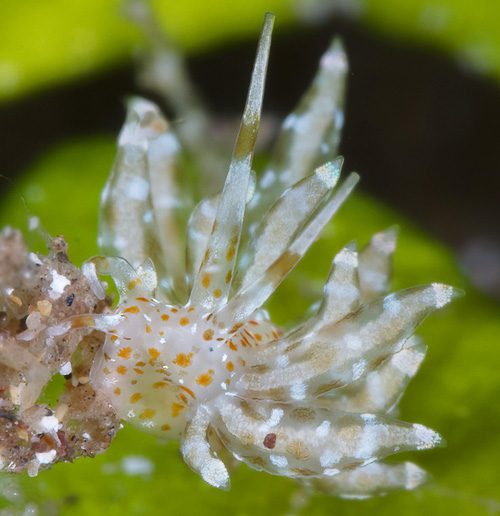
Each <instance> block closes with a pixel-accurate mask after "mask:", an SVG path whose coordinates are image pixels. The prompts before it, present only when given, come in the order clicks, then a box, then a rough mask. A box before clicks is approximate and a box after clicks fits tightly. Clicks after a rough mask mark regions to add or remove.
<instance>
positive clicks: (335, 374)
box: [71, 15, 457, 498]
mask: <svg viewBox="0 0 500 516" xmlns="http://www.w3.org/2000/svg"><path fill="white" fill-rule="evenodd" d="M272 24H273V17H272V16H270V15H268V16H267V17H266V21H265V23H264V27H263V31H262V35H261V40H260V43H259V49H258V53H257V59H256V62H255V67H254V72H253V76H252V81H251V86H250V91H249V95H248V99H247V104H246V107H245V113H244V116H243V121H242V125H241V129H240V132H239V134H238V138H237V141H236V145H235V149H234V153H233V157H232V160H231V165H230V168H229V173H228V176H227V179H226V182H225V185H224V189H223V191H222V193H221V194H220V195H215V196H213V197H209V198H207V199H204V200H202V201H201V202H200V203H199V204H198V206H197V207H196V208H195V209H194V210H193V212H192V214H191V216H190V218H189V220H188V222H187V231H186V228H185V227H183V226H181V225H180V224H179V220H180V218H179V213H178V212H177V211H176V209H177V207H178V206H179V204H182V202H181V201H180V200H179V199H181V197H180V194H179V192H178V189H177V183H176V180H177V176H178V172H177V166H178V160H179V159H180V158H179V149H180V144H179V142H178V140H177V137H176V135H175V133H174V131H173V130H172V128H170V127H169V124H168V123H167V122H166V120H165V119H164V118H163V116H162V115H161V113H160V111H159V109H158V108H157V107H156V106H155V105H154V104H152V103H151V102H148V101H146V100H142V99H135V100H133V101H132V102H131V103H130V106H129V112H128V116H127V121H126V123H125V126H124V129H123V131H122V133H121V136H120V139H119V151H118V155H117V158H116V161H115V164H114V167H113V171H112V174H111V176H110V178H109V180H108V183H107V185H106V187H105V189H104V191H103V195H102V203H101V220H100V231H99V245H100V247H101V250H102V252H103V254H107V255H108V256H120V258H102V257H97V258H93V259H91V260H89V261H88V262H86V264H84V267H83V269H84V272H85V273H86V275H87V277H88V278H89V279H90V281H91V282H92V285H93V286H94V288H95V290H96V292H100V294H101V295H102V297H104V290H103V289H102V286H101V285H100V283H99V281H98V280H97V277H96V273H97V274H107V275H111V276H112V277H113V279H114V281H115V284H116V286H117V288H118V291H119V294H120V302H119V304H118V307H117V308H116V310H115V312H114V313H113V314H108V315H92V316H81V317H78V318H75V319H74V320H72V322H71V326H73V327H74V328H77V327H82V326H87V327H94V328H97V329H99V330H101V331H104V332H106V333H107V338H106V342H105V345H104V347H103V349H102V351H101V352H100V355H99V356H98V358H97V360H96V362H95V364H94V365H93V368H92V371H91V380H92V382H93V384H94V385H95V386H96V387H97V388H99V389H101V390H102V391H104V392H105V393H106V394H107V395H108V399H109V402H110V403H111V404H112V405H113V406H114V407H115V408H116V409H117V411H118V413H119V414H120V415H121V416H122V418H123V419H124V420H126V421H129V422H130V423H132V424H134V425H135V426H137V427H138V428H141V429H143V430H145V431H146V432H148V433H151V434H153V435H155V436H161V437H164V438H168V439H175V440H179V439H180V441H181V452H182V454H183V457H184V460H185V461H186V463H187V464H188V465H189V466H190V467H191V468H192V469H193V470H194V471H196V472H197V473H199V474H200V475H201V477H202V478H203V479H204V480H205V481H207V482H208V483H210V484H211V485H214V486H216V487H219V488H223V489H227V488H228V487H229V474H228V472H227V470H226V468H225V465H224V464H223V463H222V461H221V460H220V459H218V458H217V456H216V454H215V452H214V450H212V448H211V445H210V444H209V441H208V434H209V433H210V432H211V431H213V432H215V433H216V434H217V435H218V437H219V438H220V440H221V441H222V442H223V444H224V445H225V446H226V447H227V449H228V450H229V451H230V452H231V453H232V454H233V455H234V457H235V458H236V459H238V460H241V461H243V462H245V463H246V464H248V465H249V466H250V467H252V468H255V469H259V470H265V471H267V472H269V473H271V474H276V475H285V476H288V477H291V478H296V479H299V480H301V481H302V482H304V483H307V484H310V485H313V486H315V487H318V488H319V489H321V490H322V491H324V492H328V493H330V494H337V495H340V496H347V497H349V496H350V497H358V498H362V497H366V496H370V495H372V494H380V493H386V492H388V491H391V490H394V489H412V488H414V487H416V486H418V485H419V484H421V483H422V482H423V481H424V479H425V474H424V473H423V472H422V470H421V469H420V468H418V467H417V466H414V465H413V464H411V463H399V464H395V465H390V464H387V463H384V462H376V461H378V460H379V459H383V458H385V457H386V456H388V455H390V454H392V453H396V452H398V451H404V450H410V449H424V448H431V447H433V446H436V445H438V444H439V443H440V442H441V437H440V436H439V435H438V434H437V433H436V432H434V431H432V430H430V429H428V428H426V427H424V426H422V425H417V424H414V425H412V424H409V423H404V422H401V421H397V420H394V419H392V418H391V417H389V416H388V415H387V414H388V413H389V411H391V410H392V409H393V408H394V406H395V405H396V403H397V402H398V400H399V398H400V396H401V395H402V393H403V391H404V388H405V387H406V385H407V383H408V382H409V380H410V379H411V378H412V377H413V376H414V375H415V373H416V371H417V370H418V367H419V365H420V363H421V362H422V360H423V358H424V355H425V347H424V346H422V345H421V344H418V343H416V342H415V341H414V340H412V339H410V337H411V335H412V334H413V332H414V330H415V328H416V327H417V326H418V325H419V324H420V322H421V321H422V320H423V319H424V318H425V317H426V316H427V315H428V314H429V313H431V312H432V311H433V310H435V309H438V308H441V307H443V306H444V305H446V304H447V303H448V302H449V301H451V300H452V299H453V298H454V297H456V295H457V292H456V291H455V290H453V289H452V288H451V287H447V286H445V285H441V284H431V285H425V286H421V287H414V288H411V289H407V290H403V291H400V292H396V293H393V294H389V295H386V294H387V291H388V288H389V283H390V277H391V272H392V253H393V251H394V247H395V240H396V233H395V231H394V230H393V229H389V230H387V231H385V232H381V233H379V234H377V235H375V237H374V238H373V239H372V241H371V242H370V243H369V244H368V245H367V246H366V247H365V248H364V249H363V250H362V251H361V252H360V253H358V252H357V250H356V246H355V245H353V244H351V245H349V246H347V247H345V248H344V249H343V250H342V251H340V252H339V253H338V254H337V256H336V257H335V258H334V260H333V265H332V269H331V271H330V274H329V276H328V279H327V282H326V285H325V288H324V291H323V299H322V303H321V306H320V308H319V310H318V311H317V313H316V314H315V315H313V316H312V317H311V318H310V319H309V320H308V321H307V322H305V323H303V324H301V325H299V326H297V327H296V328H294V329H293V330H292V331H290V332H288V333H286V334H284V335H283V334H281V333H280V332H279V331H278V330H277V329H276V328H275V327H274V326H273V324H272V323H271V322H270V321H269V320H268V319H267V315H266V313H265V312H264V311H263V310H262V306H263V304H264V303H265V302H266V301H267V299H268V298H269V297H270V296H271V295H272V294H273V292H274V291H275V290H276V288H277V287H278V286H279V284H280V283H281V281H282V280H283V278H284V277H285V276H286V275H287V274H288V273H289V272H290V271H291V270H292V269H293V267H294V266H295V264H296V263H297V262H298V261H299V260H300V259H301V257H302V256H303V255H304V254H305V252H306V251H307V250H308V249H309V247H310V246H311V245H312V243H313V242H314V241H315V240H316V239H317V238H318V237H319V235H320V233H321V230H322V228H323V227H324V226H325V225H326V224H327V223H328V222H329V220H330V219H331V217H332V216H333V215H334V214H335V212H336V211H337V210H338V209H339V207H340V206H341V204H342V202H343V201H344V200H345V199H346V197H347V196H348V194H349V193H350V192H351V190H352V189H353V187H354V186H355V184H356V182H357V180H358V176H357V175H356V174H351V175H350V176H349V177H348V178H347V180H346V181H345V182H344V183H343V185H341V186H340V188H338V189H337V190H336V191H335V192H334V187H335V185H336V183H337V180H338V178H339V174H340V169H341V167H342V162H343V160H342V158H337V159H335V153H336V145H337V143H338V140H339V134H340V130H341V127H342V120H343V111H342V92H343V87H344V80H345V76H346V74H347V61H346V57H345V54H344V52H343V50H342V48H341V46H340V45H339V44H338V43H334V44H333V45H332V46H331V47H330V48H329V49H328V51H327V53H326V54H325V56H324V58H323V59H322V60H321V66H320V70H319V72H318V75H317V77H316V79H315V81H314V83H313V85H312V87H311V89H310V90H309V92H308V93H307V94H306V96H305V97H304V99H303V100H302V101H301V103H300V104H299V106H298V108H297V110H296V111H295V113H293V114H292V115H290V116H289V117H288V118H287V119H286V120H285V123H284V124H283V127H282V130H281V133H280V135H279V139H278V143H277V147H278V150H277V152H276V153H275V155H274V157H273V159H272V161H271V162H270V164H269V165H268V167H267V169H266V170H265V172H264V174H263V176H262V179H261V180H260V181H257V182H256V183H254V181H253V180H252V177H253V176H252V174H251V164H252V156H253V148H254V143H255V138H256V134H257V128H258V125H259V120H260V110H261V105H262V95H263V89H264V78H265V73H266V66H267V59H268V52H269V45H270V34H271V28H272ZM318 165H320V166H318ZM183 232H185V233H186V235H187V238H186V249H185V248H184V246H183V245H182V242H183V238H182V237H181V235H182V233H183ZM185 257H187V259H185ZM237 260H238V262H237ZM236 265H238V266H237V267H236ZM384 296H385V297H384ZM181 299H184V300H186V301H185V302H180V301H179V300H181Z"/></svg>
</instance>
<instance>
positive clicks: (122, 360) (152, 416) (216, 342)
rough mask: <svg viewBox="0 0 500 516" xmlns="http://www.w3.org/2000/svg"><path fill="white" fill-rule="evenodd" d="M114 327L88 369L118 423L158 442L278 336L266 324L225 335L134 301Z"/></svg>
mask: <svg viewBox="0 0 500 516" xmlns="http://www.w3.org/2000/svg"><path fill="white" fill-rule="evenodd" d="M116 313H118V314H120V315H121V319H120V321H119V323H118V324H117V325H116V326H115V327H114V329H113V330H112V332H113V333H112V334H110V335H108V336H107V338H106V342H105V344H104V347H103V349H102V350H101V352H100V353H99V356H98V358H97V360H96V362H95V363H94V365H93V368H92V380H93V382H94V383H95V384H96V385H98V386H99V387H100V389H101V390H103V391H105V392H107V394H108V396H109V398H110V400H112V403H113V405H114V406H115V408H116V409H117V411H118V414H119V415H120V417H122V418H123V419H124V420H126V421H127V422H129V423H131V424H133V425H134V426H137V427H139V428H141V429H144V430H147V432H148V433H151V434H154V435H156V436H158V437H163V438H168V439H174V440H179V439H180V437H181V436H182V432H183V430H184V428H185V426H186V414H187V413H188V412H189V410H190V409H191V407H192V406H193V405H194V404H195V401H196V403H201V404H203V403H206V402H207V401H209V400H211V399H213V398H215V397H216V396H218V395H219V394H221V393H227V392H231V390H232V388H231V382H232V381H233V379H234V377H235V376H238V375H241V373H242V371H243V370H246V366H247V364H248V365H252V355H253V348H256V347H258V346H259V345H261V344H262V345H263V344H267V343H269V342H270V341H272V340H276V339H277V338H278V337H279V334H278V333H277V331H276V330H275V329H274V328H273V327H272V326H271V324H270V323H269V322H267V321H264V320H261V321H257V320H251V321H249V322H248V323H247V324H245V325H241V326H239V327H235V328H227V327H226V326H225V324H224V323H223V322H221V321H218V320H217V318H216V317H210V316H207V314H205V313H204V312H202V311H200V309H196V308H194V307H180V306H171V305H167V304H165V303H162V302H160V301H157V300H156V299H153V298H150V299H146V298H144V297H138V298H135V299H133V300H132V301H126V302H124V303H122V304H121V305H120V306H119V308H118V309H117V311H116Z"/></svg>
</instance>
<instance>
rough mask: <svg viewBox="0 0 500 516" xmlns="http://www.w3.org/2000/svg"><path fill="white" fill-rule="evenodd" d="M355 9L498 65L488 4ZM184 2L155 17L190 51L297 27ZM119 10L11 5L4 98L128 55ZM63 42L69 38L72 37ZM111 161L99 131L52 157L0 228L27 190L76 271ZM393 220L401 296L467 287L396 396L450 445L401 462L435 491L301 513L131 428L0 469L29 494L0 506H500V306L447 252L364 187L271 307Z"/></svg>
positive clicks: (106, 0) (289, 20)
mask: <svg viewBox="0 0 500 516" xmlns="http://www.w3.org/2000/svg"><path fill="white" fill-rule="evenodd" d="M353 4H354V2H353ZM357 4H358V3H357ZM359 4H361V6H362V8H361V10H360V14H359V16H361V18H362V20H364V22H365V23H367V24H369V26H371V27H373V28H374V29H376V30H379V31H382V32H384V33H386V34H388V35H389V36H390V37H394V38H398V39H399V38H404V39H405V40H408V41H409V40H413V41H417V42H419V43H425V44H427V45H434V46H436V47H439V48H441V49H444V50H445V51H447V52H449V53H450V55H452V56H453V57H459V58H464V59H466V60H469V61H468V62H472V63H475V64H476V65H477V67H479V68H481V69H483V70H485V71H487V72H488V73H491V74H492V75H498V74H499V73H500V64H499V61H498V55H499V54H498V52H499V49H500V35H498V34H497V32H498V31H496V30H495V23H494V16H491V15H490V14H491V13H490V11H491V10H494V9H495V7H494V2H491V1H489V2H488V1H486V0H482V1H477V2H465V1H458V0H455V1H453V0H449V1H447V2H445V1H441V2H433V3H432V7H431V8H429V4H428V2H422V1H417V0H405V1H404V2H388V1H385V0H373V1H368V2H359ZM189 5H190V8H189V11H187V10H186V9H185V8H184V9H183V8H182V7H181V3H180V2H169V7H168V8H169V9H170V15H168V13H167V6H166V3H164V5H162V6H160V12H161V13H162V16H163V17H164V24H165V27H166V28H168V29H169V30H170V31H171V34H172V35H173V36H174V37H175V38H176V39H177V40H178V41H179V42H180V43H181V44H182V45H183V46H184V47H185V48H186V49H188V50H190V51H196V50H197V49H198V48H200V47H202V46H205V45H216V44H219V43H222V42H224V41H225V42H226V44H230V39H229V38H234V37H238V38H242V37H245V36H250V35H251V36H252V37H254V36H255V34H256V27H257V28H258V27H259V25H260V22H261V19H262V14H263V11H264V10H275V12H276V14H277V16H278V21H279V24H278V30H279V27H280V26H284V25H286V24H288V27H289V28H290V27H291V26H292V24H293V23H294V20H295V19H296V18H297V15H296V14H295V13H296V11H293V10H292V9H291V7H290V6H291V5H292V4H291V2H289V1H285V0H283V1H281V2H276V1H274V2H267V3H266V2H262V1H260V0H259V1H254V2H249V3H247V4H243V3H242V4H239V5H237V6H236V7H235V4H234V3H229V2H223V1H213V2H211V6H213V7H211V9H210V10H209V11H210V12H207V9H206V7H204V6H206V2H200V1H193V2H190V4H189ZM294 5H296V2H295V3H294ZM363 7H364V9H363ZM118 9H119V3H118V2H115V1H111V0H86V1H85V2H83V1H80V0H71V1H68V0H66V1H65V2H63V1H62V0H45V1H44V2H40V1H36V0H19V1H18V2H10V1H3V2H2V3H1V5H0V34H2V37H1V38H0V97H3V99H5V100H6V99H8V98H12V97H14V96H19V95H22V94H25V93H26V92H29V91H35V90H36V89H40V88H46V87H48V86H49V85H51V84H54V83H57V82H61V81H68V80H75V79H76V78H77V77H79V76H82V75H83V74H86V73H89V72H91V71H97V70H98V69H99V68H103V67H108V66H115V65H118V64H119V63H120V62H123V61H125V60H128V59H130V54H131V50H132V47H133V46H134V45H135V44H137V43H138V42H139V41H140V36H139V34H138V32H137V31H135V30H134V28H133V27H131V26H130V25H129V24H128V23H127V22H126V21H124V20H123V19H122V18H120V17H119V16H118V15H117V14H116V13H117V11H118ZM426 9H427V11H426ZM429 9H431V11H432V9H438V11H437V12H438V13H441V14H440V15H439V16H437V20H438V21H439V20H441V22H440V23H441V25H440V26H438V24H436V23H434V25H433V24H432V23H431V24H429V23H428V22H426V20H429V19H430V18H432V17H430V15H429V14H428V13H429V12H430V11H429ZM426 12H427V14H426ZM435 12H436V11H435ZM422 13H423V14H422ZM433 19H436V17H434V18H433ZM70 38H75V39H74V41H73V40H71V41H73V44H72V45H70V44H68V41H69V39H70ZM485 49H486V50H485ZM9 70H10V71H9ZM0 123H1V121H0ZM3 152H8V149H4V150H3ZM113 156H114V142H113V141H111V140H109V137H100V136H99V135H96V136H94V137H93V138H87V139H85V140H79V141H77V142H63V143H61V145H60V146H58V147H57V148H54V149H51V150H49V151H48V152H47V153H46V155H45V156H44V157H42V158H41V159H40V160H39V162H38V163H36V164H35V165H34V166H33V167H32V168H31V169H30V170H28V171H27V173H26V174H25V176H24V178H23V179H22V180H19V181H18V182H17V183H16V188H15V189H10V193H9V195H8V196H7V197H3V199H2V203H1V205H0V224H1V225H2V226H3V225H4V224H6V223H10V224H13V225H15V226H18V227H24V225H25V222H26V218H27V211H26V209H25V207H24V204H23V202H22V201H21V198H20V196H19V193H21V194H22V195H23V196H24V197H25V198H26V199H27V200H28V202H29V211H30V213H32V214H36V215H38V216H39V217H40V219H41V220H42V223H43V224H44V226H45V227H46V228H47V230H48V231H49V232H50V233H51V234H53V235H56V234H64V235H65V236H66V238H67V239H68V242H69V245H70V257H71V258H72V260H73V261H74V262H75V263H76V264H80V263H81V262H82V261H83V260H84V259H86V258H88V257H89V256H91V255H93V254H95V253H97V246H96V242H95V240H96V228H97V207H98V202H99V193H100V190H101V188H102V186H103V184H104V182H105V180H106V177H107V174H108V173H109V169H110V166H111V163H112V160H113ZM361 175H362V176H363V171H361ZM75 178H76V179H75ZM361 186H362V185H361ZM3 188H4V186H2V189H3ZM408 195H411V193H410V192H408ZM393 224H398V225H399V226H400V228H401V231H400V240H399V243H398V250H397V252H396V259H395V281H394V285H393V286H394V288H395V289H399V288H405V287H408V286H411V285H415V284H420V283H426V282H432V281H439V282H444V283H448V284H452V285H454V286H457V287H460V288H464V289H465V290H466V291H467V295H466V296H465V297H464V298H462V299H460V300H458V301H455V302H454V303H452V304H451V305H450V306H448V307H446V308H445V309H443V310H441V311H439V312H437V313H435V314H433V315H432V316H431V317H430V318H429V319H428V320H426V321H425V322H424V323H423V325H422V326H421V327H420V328H419V331H418V334H419V335H422V336H423V337H424V338H425V342H426V344H427V345H428V346H429V350H428V355H427V358H426V360H425V362H424V364H423V366H422V368H421V370H420V371H419V373H418V375H417V376H416V378H415V379H414V380H413V381H412V382H411V384H410V386H409V388H408V390H407V393H406V395H405V396H404V397H403V400H402V402H401V418H402V419H404V420H407V421H414V422H419V423H422V424H425V425H427V426H430V427H432V428H434V429H436V430H437V431H439V432H440V433H441V434H443V435H444V436H445V438H446V439H447V442H448V445H447V447H446V448H443V449H435V450H431V451H427V452H419V453H412V454H410V453H406V454H404V455H403V454H401V455H399V456H397V459H398V460H412V461H414V462H416V463H417V464H419V465H421V466H422V467H424V468H425V469H427V470H428V471H429V472H430V473H431V474H432V475H433V477H434V480H433V482H432V483H431V484H430V485H428V486H426V487H424V488H421V489H419V490H417V491H416V492H410V493H397V494H393V495H390V496H387V497H384V498H374V499H371V500H368V501H362V502H360V501H346V500H339V499H335V498H330V497H326V496H324V495H316V496H314V497H313V498H312V499H311V500H310V502H309V503H307V504H306V505H305V506H304V507H303V508H302V509H300V508H298V507H300V504H301V503H303V500H302V498H301V494H300V492H299V491H298V485H297V484H295V483H294V482H292V481H290V480H288V479H282V478H278V477H272V476H270V475H267V474H265V473H257V472H254V471H252V470H250V469H249V468H247V467H246V466H244V465H242V466H240V467H239V468H238V469H237V470H236V471H235V472H234V473H233V474H232V488H231V491H230V492H228V493H225V492H220V491H218V490H216V489H214V488H211V487H210V486H208V485H206V484H205V483H204V482H202V481H201V480H200V479H199V478H198V476H197V475H195V474H194V473H192V472H191V471H190V470H189V469H188V467H187V466H186V465H185V464H184V463H183V461H182V459H181V458H180V455H179V453H178V449H177V446H176V445H175V444H173V443H172V444H168V445H164V444H160V443H158V442H156V441H155V440H154V439H153V438H151V437H149V436H147V435H145V434H142V433H140V432H138V431H135V430H133V429H131V428H130V427H126V428H125V429H124V430H122V431H121V432H119V434H118V436H117V438H116V439H115V441H113V443H112V445H111V447H110V449H109V450H108V451H107V452H106V453H105V454H103V455H101V456H99V457H97V458H95V459H80V460H78V461H76V462H75V463H74V464H60V465H57V466H55V467H54V468H53V469H52V470H51V471H48V472H44V473H41V474H40V475H39V476H38V477H37V478H35V479H30V478H28V477H27V476H21V477H5V476H3V477H1V478H0V488H1V489H4V487H5V486H6V485H8V484H12V485H14V484H15V485H20V488H21V490H22V492H23V495H19V496H18V501H17V502H15V501H14V502H8V501H6V500H4V499H2V498H1V497H0V508H3V507H5V508H8V510H9V511H12V513H13V514H23V511H24V510H25V508H26V507H28V508H29V505H28V506H27V505H26V504H30V503H34V504H36V506H37V507H38V511H39V514H49V515H52V514H62V515H72V516H73V515H75V516H79V515H86V516H89V515H101V514H106V515H110V516H113V515H120V516H121V515H123V514H126V515H149V514H172V515H179V516H182V515H188V514H189V515H191V514H207V515H208V514H214V515H215V514H217V515H220V514H231V515H233V514H234V515H241V516H243V515H254V514H261V515H268V514H269V515H271V514H272V515H285V514H290V513H295V514H297V513H299V514H308V515H318V516H319V515H327V514H336V515H342V516H343V515H360V516H361V515H365V514H370V515H374V516H376V515H382V514H384V515H385V514H398V515H417V514H418V515H421V514H427V515H438V514H443V513H445V512H452V513H453V514H454V516H461V515H464V516H465V515H472V516H474V515H489V514H492V513H499V512H500V502H499V501H498V485H499V480H500V473H499V467H498V462H499V459H500V402H499V401H498V400H500V379H499V375H498V370H499V365H500V346H499V344H500V308H499V307H498V305H497V304H495V303H493V302H491V301H489V300H488V299H487V298H486V297H484V296H482V295H480V294H478V293H476V292H475V291H474V289H473V288H472V287H471V286H470V285H468V283H467V281H466V279H465V278H464V277H463V276H462V274H461V273H460V271H459V270H458V268H457V266H456V264H455V259H454V257H453V256H452V254H451V253H450V252H449V251H448V250H447V249H446V248H444V247H443V246H442V245H440V244H439V243H437V242H435V241H433V240H431V239H430V238H428V237H427V236H425V235H424V234H422V233H421V232H420V231H419V230H418V228H416V227H415V226H414V225H413V224H412V223H411V222H409V221H407V220H405V219H404V218H403V217H402V216H401V215H399V214H398V213H395V212H394V211H391V210H389V209H388V208H387V207H385V206H383V205H381V204H380V203H379V202H377V201H376V200H374V199H371V198H369V197H367V196H365V195H363V194H361V193H357V194H355V195H354V196H352V197H351V198H350V199H349V200H348V201H347V203H346V204H345V206H344V207H343V208H342V210H341V211H340V212H339V214H338V215H337V216H336V218H335V219H334V221H333V222H332V223H331V224H330V225H329V226H328V228H327V230H325V232H324V234H323V237H322V239H321V240H320V241H319V242H317V243H316V244H315V245H314V246H313V248H312V249H311V250H310V251H309V253H308V254H307V255H306V257H305V258H304V260H303V261H302V263H301V264H300V265H299V267H298V268H297V269H298V270H297V271H295V272H294V273H293V274H292V275H291V276H290V277H289V278H288V279H287V280H286V281H285V283H284V284H283V285H282V286H281V287H280V289H279V291H278V292H277V295H276V296H274V298H273V300H272V302H271V305H270V307H269V308H270V310H271V313H272V315H273V318H274V319H275V320H276V321H278V322H282V323H284V322H287V321H289V320H290V319H291V318H293V317H295V316H299V315H300V314H301V313H303V312H304V311H305V310H307V308H308V307H309V305H310V304H311V303H312V302H314V301H316V300H317V299H318V297H317V296H318V295H319V292H320V291H321V286H322V284H323V282H324V279H325V277H326V274H327V272H328V268H329V266H330V262H331V259H332V258H333V255H334V254H335V252H337V251H338V250H339V249H340V248H341V247H342V246H343V245H345V244H346V243H347V242H349V241H351V240H353V239H356V240H357V241H358V242H359V243H360V245H362V244H364V243H366V242H367V240H368V239H369V237H370V235H371V234H372V233H374V232H376V231H379V230H381V229H384V228H386V227H388V226H391V225H393ZM134 456H135V457H136V458H137V459H136V460H138V461H141V460H142V462H143V463H144V464H145V465H146V466H147V467H145V469H144V470H143V473H139V474H134V475H132V474H131V471H130V469H128V468H127V464H129V463H130V460H131V457H132V459H133V457H134ZM139 464H140V462H139ZM21 490H19V491H18V492H21ZM11 498H12V499H13V497H11ZM295 505H296V506H297V509H296V510H295V509H293V507H294V506H295ZM292 509H293V510H292Z"/></svg>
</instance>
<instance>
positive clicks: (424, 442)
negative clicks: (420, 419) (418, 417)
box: [413, 423, 447, 450]
mask: <svg viewBox="0 0 500 516" xmlns="http://www.w3.org/2000/svg"><path fill="white" fill-rule="evenodd" d="M413 429H414V430H415V433H416V436H417V438H418V439H419V440H420V443H419V444H418V446H417V450H430V449H431V448H444V447H445V446H446V444H447V443H446V440H445V438H444V437H443V436H442V435H441V434H438V433H437V432H436V431H435V430H432V428H428V427H427V426H424V425H421V424H419V423H414V424H413Z"/></svg>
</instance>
